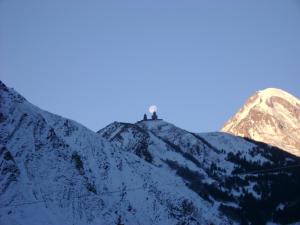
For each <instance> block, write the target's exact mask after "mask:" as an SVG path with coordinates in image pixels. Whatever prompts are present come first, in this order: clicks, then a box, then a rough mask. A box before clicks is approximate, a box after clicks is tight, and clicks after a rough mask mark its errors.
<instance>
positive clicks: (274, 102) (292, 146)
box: [222, 88, 300, 156]
mask: <svg viewBox="0 0 300 225" xmlns="http://www.w3.org/2000/svg"><path fill="white" fill-rule="evenodd" d="M222 131H223V132H227V133H230V134H233V135H237V136H241V137H248V138H250V139H253V140H256V141H262V142H265V143H268V144H271V145H273V146H277V147H279V148H281V149H284V150H286V151H288V152H290V153H292V154H294V155H297V156H300V100H299V99H297V98H296V97H294V96H292V95H291V94H289V93H287V92H285V91H283V90H280V89H276V88H268V89H265V90H263V91H258V92H256V93H255V94H254V95H253V96H251V97H250V98H249V99H248V100H247V101H246V103H245V105H244V106H243V107H242V108H241V109H240V110H239V111H238V113H236V114H235V115H234V116H233V117H232V118H231V119H230V120H229V121H228V122H227V123H226V124H225V125H224V127H223V128H222Z"/></svg>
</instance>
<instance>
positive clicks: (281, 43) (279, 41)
mask: <svg viewBox="0 0 300 225" xmlns="http://www.w3.org/2000/svg"><path fill="white" fill-rule="evenodd" d="M299 71H300V1H298V0H269V1H266V0H256V1H255V0H251V1H250V0H249V1H221V0H220V1H200V0H197V1H189V0H184V1H182V0H181V1H176V0H151V1H150V0H148V1H145V0H136V1H131V0H128V1H127V0H122V1H113V0H110V1H102V0H88V1H83V0H80V1H79V0H72V1H71V0H70V1H68V0H51V1H41V0H26V1H24V0H0V79H1V80H2V81H3V82H5V83H6V84H7V85H8V86H10V87H13V88H15V89H16V90H17V91H19V92H20V93H21V94H22V95H23V96H25V97H26V98H27V99H28V100H29V101H31V102H32V103H33V104H35V105H37V106H39V107H41V108H43V109H46V110H48V111H50V112H53V113H56V114H60V115H62V116H64V117H68V118H71V119H74V120H76V121H78V122H80V123H82V124H84V125H85V126H87V127H89V128H91V129H92V130H95V131H96V130H98V129H100V128H103V127H104V126H106V125H108V124H109V123H111V122H113V121H124V122H125V121H126V122H135V121H137V120H139V119H141V118H142V115H143V113H144V112H146V111H147V108H148V106H149V105H150V104H156V105H157V106H158V108H159V112H158V115H159V116H160V117H162V118H163V119H165V120H167V121H169V122H172V123H174V124H176V125H177V126H180V127H182V128H184V129H187V130H190V131H195V132H205V131H216V130H218V129H219V128H220V127H221V126H222V125H223V124H224V122H225V121H226V120H227V119H228V118H229V117H230V116H232V115H233V114H234V113H235V112H236V111H237V110H238V108H239V107H241V106H242V104H243V103H244V102H245V100H246V98H248V97H249V96H250V95H252V94H253V93H254V92H255V91H256V90H260V89H264V88H267V87H278V88H282V89H284V90H286V91H288V92H290V93H292V94H293V95H295V96H297V97H298V98H299V97H300V73H299Z"/></svg>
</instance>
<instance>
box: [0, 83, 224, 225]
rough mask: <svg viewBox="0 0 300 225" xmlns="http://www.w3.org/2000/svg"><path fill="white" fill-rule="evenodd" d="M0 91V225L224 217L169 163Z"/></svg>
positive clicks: (162, 221)
mask: <svg viewBox="0 0 300 225" xmlns="http://www.w3.org/2000/svg"><path fill="white" fill-rule="evenodd" d="M0 93H1V94H0V106H1V114H0V115H1V123H0V133H1V139H0V144H1V151H0V160H1V161H0V172H1V177H0V187H1V192H0V199H1V201H0V224H5V225H6V224H7V225H17V224H31V225H34V224H37V225H38V224H39V225H40V224H66V225H68V224H118V223H119V224H177V223H189V224H208V223H210V222H211V221H212V220H213V221H215V222H216V223H218V224H228V223H229V222H228V221H229V220H228V219H227V218H226V217H225V216H224V215H222V213H220V212H219V211H218V209H217V208H216V207H215V206H214V205H211V204H209V203H208V202H206V201H205V200H203V199H201V198H198V197H197V196H198V195H197V194H196V193H195V192H193V191H191V190H190V189H189V188H188V187H186V185H185V183H184V181H183V180H182V179H181V178H180V177H178V176H177V175H176V174H175V173H173V172H172V171H171V170H170V169H169V168H164V169H161V168H160V167H159V166H157V165H155V164H151V163H149V162H148V161H145V160H144V159H143V158H140V157H138V156H137V155H136V154H133V153H131V152H127V151H123V150H122V149H121V148H119V147H116V146H113V145H112V144H110V143H109V141H107V140H105V139H104V138H101V137H99V136H98V135H97V134H95V133H94V132H93V131H90V130H88V129H87V128H85V127H83V126H82V125H80V124H78V123H76V122H74V121H71V120H68V119H65V118H62V117H60V116H57V115H53V114H51V113H48V112H45V111H43V110H41V109H39V108H37V107H35V106H34V105H32V104H30V103H28V102H27V101H26V100H25V99H24V98H23V97H22V96H20V95H19V94H18V93H16V92H15V91H13V90H12V89H8V88H7V87H6V86H5V85H4V84H3V83H1V85H0ZM127 139H128V143H129V142H130V140H129V139H130V137H129V136H128V138H127Z"/></svg>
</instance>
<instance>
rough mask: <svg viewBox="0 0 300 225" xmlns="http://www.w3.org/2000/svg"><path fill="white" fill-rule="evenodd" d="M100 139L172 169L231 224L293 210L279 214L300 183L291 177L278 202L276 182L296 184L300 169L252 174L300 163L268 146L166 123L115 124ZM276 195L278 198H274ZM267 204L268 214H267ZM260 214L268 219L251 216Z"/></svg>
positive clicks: (255, 221)
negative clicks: (102, 138) (202, 132)
mask: <svg viewBox="0 0 300 225" xmlns="http://www.w3.org/2000/svg"><path fill="white" fill-rule="evenodd" d="M98 134H99V136H101V137H104V138H106V139H107V140H108V141H109V142H110V143H112V144H113V145H114V146H118V148H121V149H123V150H124V151H127V152H131V153H134V154H136V155H137V156H139V157H140V158H142V159H144V160H145V161H148V162H149V163H151V164H153V165H155V166H157V167H159V168H160V169H161V170H168V168H170V169H171V170H173V171H174V173H176V174H177V175H178V176H179V177H181V179H183V180H184V182H185V183H186V184H187V187H188V188H189V189H190V190H192V191H194V192H195V193H197V194H198V196H199V197H200V198H201V199H204V200H205V201H206V202H207V203H209V204H211V205H213V206H214V207H215V208H217V209H218V210H219V211H220V212H221V213H224V214H225V215H226V216H228V218H229V219H230V222H231V223H236V222H237V223H248V222H251V223H252V224H265V223H266V222H267V221H269V222H270V221H275V222H276V221H277V222H283V221H285V218H286V215H287V214H288V213H287V211H288V212H289V213H290V211H289V210H290V209H288V207H286V208H285V210H286V211H285V214H284V213H282V214H280V213H279V212H276V208H277V207H278V205H279V204H281V203H282V202H284V203H283V204H284V205H285V206H286V205H289V203H288V202H289V201H290V200H291V199H289V197H290V196H288V194H287V193H295V192H297V193H298V191H296V190H298V188H299V187H300V183H299V182H298V181H297V182H295V183H293V182H292V181H291V180H293V178H291V180H288V181H287V183H285V184H286V185H287V186H288V187H287V188H286V190H287V191H288V192H287V193H282V194H280V197H279V195H278V194H277V191H278V190H279V189H281V188H282V183H280V182H278V180H277V179H279V180H287V179H290V178H288V176H291V177H294V178H296V179H298V178H300V174H299V170H297V171H296V172H295V171H294V170H288V171H286V170H283V171H279V172H278V170H275V171H274V172H272V170H271V172H272V173H267V174H263V173H254V174H252V172H253V171H254V172H255V171H259V170H262V171H264V170H267V171H268V170H269V169H272V168H273V169H274V168H278V167H286V166H289V165H295V164H297V163H298V164H299V159H298V158H297V157H294V156H292V155H290V154H288V153H286V152H284V151H282V150H280V149H277V148H274V147H271V146H269V145H266V144H264V143H258V142H254V141H250V140H245V139H244V138H241V137H236V136H233V135H230V134H226V133H206V134H195V133H191V132H188V131H186V130H183V129H181V128H178V127H176V126H175V125H173V124H170V123H168V122H165V121H162V120H159V121H153V120H148V121H140V122H137V123H135V124H129V123H118V122H114V123H112V124H110V125H108V126H107V127H105V128H104V129H102V130H100V131H98ZM266 184H268V185H266ZM289 184H290V185H289ZM265 193H268V195H269V197H266V196H265ZM276 195H277V196H278V199H275V197H274V196H276ZM294 197H295V199H297V202H298V203H297V204H296V206H297V207H298V208H299V203H300V195H299V194H295V195H294ZM295 199H293V200H295ZM266 204H268V205H269V206H268V207H269V208H268V209H265V205H266ZM248 205H250V207H249V209H248V208H247V207H248ZM252 207H253V208H252ZM291 210H293V209H291ZM260 211H264V212H265V214H264V215H261V217H260V216H253V214H258V213H259V212H260ZM277 213H278V215H277ZM289 218H290V221H292V222H293V221H300V218H299V217H297V216H295V217H293V216H290V217H289Z"/></svg>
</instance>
